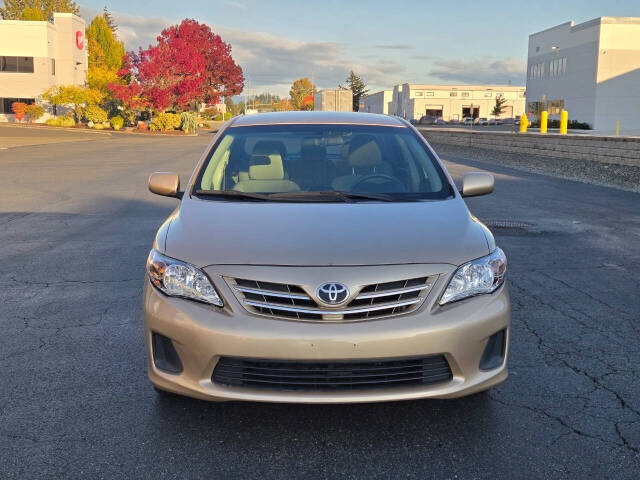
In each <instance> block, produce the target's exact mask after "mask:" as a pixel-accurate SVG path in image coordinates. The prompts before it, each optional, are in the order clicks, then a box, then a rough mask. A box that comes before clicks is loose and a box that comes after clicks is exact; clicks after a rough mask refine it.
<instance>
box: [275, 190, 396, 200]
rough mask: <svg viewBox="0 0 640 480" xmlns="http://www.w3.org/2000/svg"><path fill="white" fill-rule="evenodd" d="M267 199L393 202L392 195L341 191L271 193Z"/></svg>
mask: <svg viewBox="0 0 640 480" xmlns="http://www.w3.org/2000/svg"><path fill="white" fill-rule="evenodd" d="M269 199H271V200H275V201H287V200H295V201H301V202H325V201H327V200H338V201H342V202H353V201H355V200H378V201H383V202H395V201H396V199H395V198H394V197H393V196H392V195H386V194H382V193H371V194H369V193H355V192H345V191H342V190H326V191H318V192H283V193H272V194H271V195H269Z"/></svg>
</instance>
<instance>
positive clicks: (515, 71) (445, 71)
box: [430, 58, 526, 85]
mask: <svg viewBox="0 0 640 480" xmlns="http://www.w3.org/2000/svg"><path fill="white" fill-rule="evenodd" d="M433 64H434V65H435V68H433V69H432V70H431V72H430V75H432V76H433V77H435V78H437V79H439V80H444V81H446V82H460V83H468V84H473V83H476V84H477V83H488V84H507V83H508V82H511V83H512V84H515V85H524V83H525V73H526V64H525V63H524V62H522V61H520V60H515V59H512V58H506V59H503V60H496V59H492V58H483V59H479V60H471V61H464V60H444V59H438V60H434V61H433Z"/></svg>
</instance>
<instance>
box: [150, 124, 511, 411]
mask: <svg viewBox="0 0 640 480" xmlns="http://www.w3.org/2000/svg"><path fill="white" fill-rule="evenodd" d="M493 183H494V181H493V177H492V176H491V175H490V174H488V173H483V172H472V173H468V174H466V175H465V176H464V177H463V178H462V180H461V184H460V188H457V187H456V185H455V184H454V182H453V180H452V178H451V177H450V175H449V174H448V172H447V171H446V169H445V167H444V165H443V164H442V162H441V161H440V160H439V158H438V156H437V155H436V153H435V152H434V151H433V149H432V148H431V147H430V146H429V144H428V143H427V142H426V140H425V139H424V138H423V137H422V136H421V135H420V133H419V132H418V131H417V130H416V129H415V128H414V127H413V126H412V125H410V124H409V123H408V122H406V121H404V120H402V119H399V118H394V117H389V116H382V115H373V114H364V113H332V112H287V113H268V114H257V115H251V116H246V117H237V118H235V119H232V120H231V121H229V122H228V123H227V124H225V125H224V126H223V127H222V128H221V130H220V131H219V132H218V133H217V135H216V136H215V137H214V138H213V140H212V142H211V144H210V145H209V147H208V148H207V149H206V151H205V153H204V155H203V156H202V158H201V160H200V161H199V162H198V165H197V166H196V168H195V171H194V172H193V174H192V176H191V178H190V179H189V181H188V183H187V185H186V188H184V189H181V187H180V181H179V177H178V175H177V174H175V173H167V172H163V173H154V174H153V175H151V177H150V178H149V190H150V191H151V192H153V193H156V194H158V195H164V196H170V197H176V198H178V199H179V200H180V202H179V205H178V206H177V207H176V209H175V210H174V211H173V213H172V214H171V215H170V216H169V218H167V220H166V221H165V222H164V224H163V225H162V226H161V227H160V229H159V231H158V233H157V235H156V238H155V241H154V244H153V248H152V250H151V252H150V253H149V257H148V260H147V275H146V279H145V282H144V295H143V296H144V298H143V313H144V315H143V316H144V335H145V340H146V348H147V354H148V358H149V362H148V373H149V378H150V380H151V382H152V383H153V385H154V387H155V388H156V390H158V391H159V392H161V393H164V392H173V393H178V394H182V395H188V396H192V397H197V398H201V399H207V400H217V401H222V400H249V401H266V402H301V403H339V402H373V401H389V400H403V399H417V398H427V397H432V398H454V397H459V396H463V395H469V394H472V393H476V392H480V391H485V390H487V389H489V388H491V387H493V386H495V385H497V384H499V383H500V382H502V381H504V380H505V379H506V378H507V366H506V363H507V362H506V361H507V354H508V340H509V317H510V306H509V296H508V292H507V286H506V285H505V283H504V282H505V273H506V268H507V261H506V257H505V254H504V253H503V251H502V250H501V249H500V248H498V247H497V246H496V244H495V241H494V238H493V235H492V234H491V232H490V231H489V230H488V229H487V228H486V227H485V226H484V225H483V224H482V223H481V222H480V221H479V220H478V219H476V218H475V217H474V216H473V215H471V214H470V212H469V210H468V209H467V206H466V204H465V202H464V200H463V197H470V196H474V195H483V194H487V193H490V192H491V191H492V190H493Z"/></svg>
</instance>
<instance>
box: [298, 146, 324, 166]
mask: <svg viewBox="0 0 640 480" xmlns="http://www.w3.org/2000/svg"><path fill="white" fill-rule="evenodd" d="M300 158H301V159H302V160H304V161H307V162H324V161H325V160H326V159H327V149H326V147H323V146H322V145H304V144H303V145H302V147H301V148H300Z"/></svg>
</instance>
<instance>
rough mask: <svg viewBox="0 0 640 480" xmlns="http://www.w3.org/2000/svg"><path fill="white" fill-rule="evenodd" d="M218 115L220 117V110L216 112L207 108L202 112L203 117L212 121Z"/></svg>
mask: <svg viewBox="0 0 640 480" xmlns="http://www.w3.org/2000/svg"><path fill="white" fill-rule="evenodd" d="M216 115H218V110H216V109H215V108H205V109H204V110H203V111H202V117H203V118H206V119H208V120H211V119H212V118H213V117H215V116H216Z"/></svg>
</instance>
